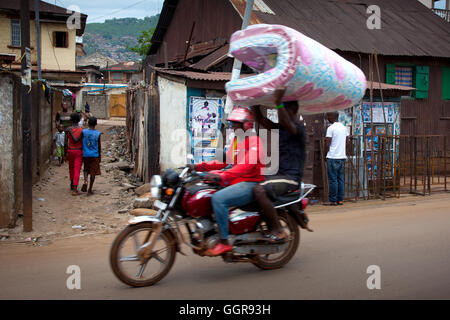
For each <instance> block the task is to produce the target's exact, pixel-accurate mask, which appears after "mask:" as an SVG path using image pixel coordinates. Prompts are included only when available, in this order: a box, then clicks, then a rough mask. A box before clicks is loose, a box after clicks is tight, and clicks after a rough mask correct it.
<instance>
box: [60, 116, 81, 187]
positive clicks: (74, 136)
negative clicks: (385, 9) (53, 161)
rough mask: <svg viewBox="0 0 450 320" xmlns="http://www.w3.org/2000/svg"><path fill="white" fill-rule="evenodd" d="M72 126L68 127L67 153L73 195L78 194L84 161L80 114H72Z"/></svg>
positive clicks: (66, 138)
mask: <svg viewBox="0 0 450 320" xmlns="http://www.w3.org/2000/svg"><path fill="white" fill-rule="evenodd" d="M70 118H71V120H72V126H70V127H69V128H67V130H66V137H65V144H64V145H65V154H66V157H68V160H69V173H70V189H71V190H72V195H73V196H77V195H78V194H79V193H78V182H79V180H80V171H81V164H82V162H83V128H81V127H80V126H79V125H78V123H79V122H80V115H79V114H78V113H72V115H71V116H70Z"/></svg>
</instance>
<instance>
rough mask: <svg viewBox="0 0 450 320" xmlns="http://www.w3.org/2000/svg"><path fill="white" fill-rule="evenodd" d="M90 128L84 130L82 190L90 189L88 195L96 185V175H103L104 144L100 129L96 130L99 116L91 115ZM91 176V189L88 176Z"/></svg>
mask: <svg viewBox="0 0 450 320" xmlns="http://www.w3.org/2000/svg"><path fill="white" fill-rule="evenodd" d="M88 125H89V129H84V130H83V163H84V184H83V186H82V187H81V191H83V192H86V191H88V195H91V194H93V192H92V186H93V185H94V180H95V176H97V175H101V172H100V162H101V153H102V146H101V141H100V135H101V133H100V131H98V130H95V126H96V125H97V118H95V117H91V118H89V120H88ZM89 175H90V176H91V178H90V181H89V182H90V184H89V190H87V187H88V176H89Z"/></svg>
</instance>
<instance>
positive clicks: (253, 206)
mask: <svg viewBox="0 0 450 320" xmlns="http://www.w3.org/2000/svg"><path fill="white" fill-rule="evenodd" d="M299 198H300V190H296V191H293V192H290V193H287V194H284V195H282V196H278V197H277V198H276V199H275V201H273V205H274V207H277V206H280V205H282V204H285V203H289V202H293V201H295V200H298V199H299ZM239 209H241V210H243V211H259V210H260V207H259V205H258V203H257V202H256V201H254V202H252V203H249V204H246V205H244V206H241V207H239Z"/></svg>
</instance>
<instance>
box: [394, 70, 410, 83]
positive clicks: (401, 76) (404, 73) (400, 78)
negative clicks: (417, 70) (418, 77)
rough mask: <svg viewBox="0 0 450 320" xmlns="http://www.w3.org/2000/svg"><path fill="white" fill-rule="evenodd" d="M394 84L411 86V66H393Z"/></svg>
mask: <svg viewBox="0 0 450 320" xmlns="http://www.w3.org/2000/svg"><path fill="white" fill-rule="evenodd" d="M395 84H396V85H399V86H406V87H412V86H413V68H412V67H395Z"/></svg>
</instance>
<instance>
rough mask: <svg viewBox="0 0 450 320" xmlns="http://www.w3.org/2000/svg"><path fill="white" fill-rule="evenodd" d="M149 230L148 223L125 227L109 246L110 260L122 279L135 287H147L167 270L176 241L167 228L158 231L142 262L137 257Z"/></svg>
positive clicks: (172, 256) (159, 278) (173, 255)
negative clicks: (151, 247)
mask: <svg viewBox="0 0 450 320" xmlns="http://www.w3.org/2000/svg"><path fill="white" fill-rule="evenodd" d="M152 232H153V229H152V225H151V223H142V224H139V225H133V226H128V227H126V228H125V229H124V230H123V231H122V232H121V233H120V234H119V235H118V236H117V238H116V240H115V241H114V243H113V245H112V248H111V255H110V263H111V267H112V269H113V272H114V274H115V275H116V276H117V277H118V278H119V279H120V280H121V281H122V282H124V283H126V284H128V285H131V286H135V287H142V286H149V285H152V284H154V283H156V282H158V281H159V280H161V279H162V278H163V277H164V276H165V275H166V274H167V273H168V272H169V270H170V269H171V267H172V265H173V263H174V260H175V254H176V243H175V239H174V238H173V236H172V234H171V233H170V232H169V231H168V230H165V231H163V232H161V234H160V236H159V237H158V238H157V239H156V242H155V245H154V247H153V249H152V252H151V254H150V257H149V258H148V259H146V260H145V261H142V260H141V259H140V258H139V255H138V252H139V250H140V248H141V247H142V246H143V245H144V244H145V243H146V242H148V239H149V238H150V235H151V233H152Z"/></svg>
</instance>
